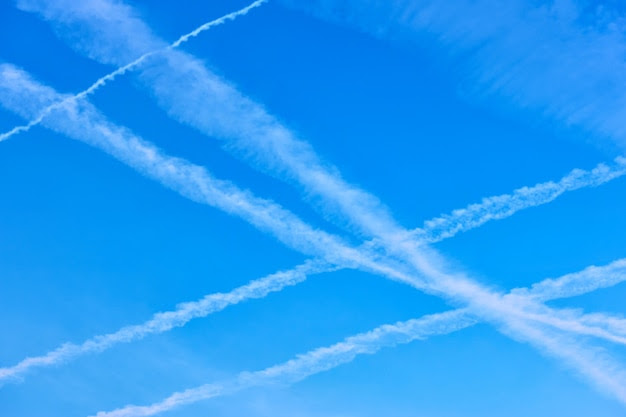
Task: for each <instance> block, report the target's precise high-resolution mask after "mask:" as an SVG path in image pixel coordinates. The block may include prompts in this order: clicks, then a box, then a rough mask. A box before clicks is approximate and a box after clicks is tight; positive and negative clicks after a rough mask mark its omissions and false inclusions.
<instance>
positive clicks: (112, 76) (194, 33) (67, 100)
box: [0, 0, 268, 142]
mask: <svg viewBox="0 0 626 417" xmlns="http://www.w3.org/2000/svg"><path fill="white" fill-rule="evenodd" d="M267 1H268V0H256V1H255V2H253V3H251V4H250V5H248V6H246V7H244V8H243V9H239V10H237V11H235V12H232V13H228V14H227V15H224V16H222V17H220V18H218V19H215V20H212V21H210V22H207V23H205V24H203V25H201V26H199V27H197V28H196V29H194V30H192V31H191V32H189V33H187V34H185V35H183V36H181V37H180V38H178V39H177V40H176V41H175V42H173V43H171V44H169V45H167V46H165V47H163V48H160V49H157V50H154V51H150V52H147V53H145V54H143V55H141V56H140V57H139V58H137V59H135V60H134V61H132V62H129V63H128V64H126V65H123V66H121V67H119V68H118V69H116V70H115V71H113V72H110V73H108V74H107V75H105V76H103V77H100V78H98V79H97V80H96V81H95V82H94V83H93V84H91V85H90V86H89V87H87V88H86V89H85V90H83V91H81V92H80V93H77V94H75V95H73V96H69V97H66V98H64V99H63V100H61V101H58V102H55V103H52V104H50V105H49V106H48V107H46V108H45V109H43V110H42V111H41V112H40V113H39V115H38V116H37V117H35V118H34V119H32V120H31V121H30V122H28V123H27V124H25V125H22V126H16V127H14V128H13V129H11V130H9V131H8V132H5V133H2V134H0V142H2V141H4V140H6V139H9V138H10V137H11V136H14V135H17V134H18V133H23V132H27V131H29V130H30V129H31V128H32V127H34V126H37V125H38V124H40V123H41V122H42V121H43V119H45V118H46V116H48V115H49V114H50V113H51V112H52V111H54V110H56V109H58V108H60V107H62V106H66V105H68V104H69V103H70V102H73V101H76V100H80V99H82V98H85V97H87V96H88V95H89V94H92V93H94V92H95V91H96V90H97V89H99V88H100V87H103V86H104V85H105V84H106V83H108V82H109V81H113V80H114V79H115V78H116V77H117V76H118V75H122V74H124V73H126V72H127V71H130V70H131V69H133V68H134V67H136V66H137V65H139V64H141V63H142V62H144V61H145V60H146V59H148V58H150V57H151V56H154V55H156V54H159V53H163V52H164V51H167V50H170V49H174V48H178V47H179V46H180V45H182V44H183V43H185V42H187V41H188V40H189V39H191V38H194V37H196V36H198V35H199V34H200V33H202V32H204V31H205V30H209V29H211V28H212V27H215V26H218V25H221V24H224V23H226V22H228V21H229V20H234V19H236V18H237V17H239V16H243V15H245V14H247V13H248V12H249V11H250V10H252V9H254V8H256V7H259V6H261V5H262V4H263V3H266V2H267Z"/></svg>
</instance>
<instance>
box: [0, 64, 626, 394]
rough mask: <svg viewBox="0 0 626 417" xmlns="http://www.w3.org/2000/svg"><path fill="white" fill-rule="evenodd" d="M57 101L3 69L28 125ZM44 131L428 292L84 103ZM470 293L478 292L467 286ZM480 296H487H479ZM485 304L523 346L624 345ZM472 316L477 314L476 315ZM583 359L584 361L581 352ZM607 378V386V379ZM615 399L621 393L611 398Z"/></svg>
mask: <svg viewBox="0 0 626 417" xmlns="http://www.w3.org/2000/svg"><path fill="white" fill-rule="evenodd" d="M58 99H59V95H58V93H56V92H54V90H52V89H51V88H49V87H45V86H42V85H40V84H38V83H37V82H36V81H34V80H33V79H31V78H30V77H29V76H28V75H27V74H25V73H24V72H23V71H21V70H18V69H17V68H15V67H13V66H10V65H6V64H4V65H2V66H0V101H1V102H2V104H3V105H4V106H5V107H8V108H10V109H12V110H13V111H15V112H17V113H18V114H21V115H22V116H23V117H28V116H29V114H30V113H31V112H33V111H37V108H38V106H39V107H44V106H45V105H47V103H48V102H50V101H57V100H58ZM57 113H58V114H57ZM44 125H46V126H48V127H50V128H52V129H53V130H57V131H59V132H62V133H64V134H67V135H68V136H70V137H73V138H75V139H78V140H81V141H84V142H86V143H88V144H91V145H92V146H96V147H98V148H100V149H102V150H104V151H106V152H108V153H109V154H111V155H113V156H114V157H116V158H118V159H119V160H121V161H122V162H125V163H126V164H128V165H130V166H131V167H133V168H135V169H137V170H138V171H140V172H141V173H143V174H144V175H147V176H149V177H151V178H153V179H155V180H157V181H159V182H161V183H162V184H163V185H165V186H167V187H169V188H171V189H173V190H175V191H177V192H179V193H180V194H181V195H183V196H185V197H187V198H190V199H192V200H194V201H197V202H200V203H204V204H209V205H211V206H214V207H217V208H220V209H221V210H224V211H226V212H228V213H231V214H233V215H238V216H240V217H242V218H244V219H245V220H247V221H249V222H251V223H252V224H254V225H255V226H256V227H258V228H259V229H261V230H265V231H268V232H270V233H272V234H273V235H274V236H276V237H277V238H278V239H280V240H281V241H283V242H284V243H286V244H288V245H290V246H292V247H294V248H296V249H299V250H301V251H303V252H305V253H307V251H309V252H313V253H316V252H317V254H318V255H320V256H322V257H323V258H324V259H326V261H327V262H331V263H334V264H338V265H343V266H346V265H347V266H351V267H360V268H361V269H364V270H367V271H370V272H374V273H378V274H381V275H383V276H386V277H388V278H391V279H395V280H398V281H401V282H404V283H407V284H409V285H412V286H413V287H416V288H419V289H428V288H427V287H425V286H424V283H423V282H422V281H420V280H419V279H415V278H414V277H413V276H411V275H409V274H407V273H405V272H403V270H402V269H401V268H400V269H398V265H396V264H387V263H384V262H381V261H380V260H379V259H377V258H376V256H375V255H374V254H372V253H367V252H364V251H362V250H358V249H354V248H351V247H350V246H348V245H346V244H345V243H343V242H342V241H341V240H340V239H338V238H336V237H334V236H332V235H328V234H326V233H324V232H321V231H319V230H315V229H312V228H311V227H310V226H308V225H306V224H304V223H302V221H301V220H299V219H298V218H297V217H295V216H294V215H293V214H291V213H289V212H287V211H285V210H284V209H282V208H281V207H280V206H278V205H276V204H275V203H272V202H269V201H267V200H261V199H259V198H256V197H254V196H252V195H250V194H249V193H246V192H243V191H241V190H239V189H237V188H236V187H235V186H234V185H232V184H230V183H227V182H224V181H220V180H217V179H215V178H213V177H212V176H211V175H210V174H209V173H208V172H207V171H206V170H204V169H203V168H201V167H198V166H194V165H192V164H190V163H188V162H186V161H184V160H181V159H177V158H172V157H169V156H166V155H163V154H162V153H161V152H160V151H159V150H158V149H157V148H156V147H154V146H153V145H150V144H148V143H146V142H144V141H142V140H141V139H139V138H137V137H136V136H134V135H132V133H130V132H128V131H127V130H125V129H122V128H120V127H117V126H114V125H112V124H111V123H109V122H107V121H106V119H104V118H103V116H101V115H100V114H99V113H98V112H97V111H96V110H95V109H94V108H93V107H92V106H91V105H89V104H88V103H86V102H82V103H80V106H74V107H72V108H67V107H64V108H61V109H58V110H56V111H55V112H54V113H52V114H51V115H50V117H49V118H48V119H46V120H45V121H44ZM457 282H458V281H457ZM466 283H467V281H463V282H461V284H462V285H466ZM469 285H474V284H473V283H469ZM479 290H480V291H483V290H482V289H481V288H479ZM481 295H482V294H481ZM487 297H490V298H489V299H487V301H490V302H492V303H493V304H492V305H490V306H486V311H488V312H489V313H490V314H506V315H507V316H508V320H507V322H506V324H507V326H506V329H505V331H506V332H507V333H512V334H513V335H514V336H515V337H517V338H518V339H523V340H529V337H531V336H533V335H535V334H540V335H541V334H542V333H537V332H536V331H535V330H533V329H530V328H528V326H527V325H526V322H527V321H532V322H537V323H541V324H545V325H549V326H554V327H557V328H560V329H563V330H566V331H569V332H575V333H579V334H583V335H588V336H596V337H601V338H604V339H607V340H611V341H615V342H618V343H624V338H623V337H622V336H619V335H613V334H611V333H610V332H608V331H607V330H606V329H604V328H602V327H590V326H588V325H586V324H585V323H583V322H582V321H580V320H578V318H577V317H576V315H574V314H573V313H571V312H557V311H554V310H552V309H549V308H547V307H544V306H542V305H537V304H536V303H533V302H532V300H531V299H529V298H528V297H515V298H514V299H513V300H503V299H502V297H501V296H500V295H498V294H491V293H490V294H487ZM481 301H482V300H481ZM481 307H482V306H481ZM494 307H495V308H494ZM474 312H476V309H475V308H474ZM479 313H480V312H479ZM479 315H481V316H482V318H483V319H485V318H486V319H487V320H489V321H492V322H495V323H498V320H494V319H493V318H492V317H490V316H487V317H485V315H484V314H479ZM520 332H521V333H520ZM529 335H531V336H529ZM530 340H531V341H534V340H533V339H530ZM547 341H549V340H548V339H546V341H542V344H541V347H542V348H546V345H547ZM553 353H554V352H553ZM581 355H585V353H584V352H581ZM585 357H587V356H585ZM588 369H595V365H593V364H587V365H585V366H584V367H579V370H581V371H584V372H587V370H588ZM587 376H592V377H593V378H595V379H594V381H595V382H596V383H597V384H599V385H602V386H610V385H607V384H604V383H602V382H601V380H602V379H600V380H598V379H597V378H598V376H597V375H596V374H595V373H587ZM603 378H610V376H604V377H603ZM613 394H617V392H616V391H614V392H613Z"/></svg>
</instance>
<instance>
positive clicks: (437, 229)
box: [413, 157, 626, 243]
mask: <svg viewBox="0 0 626 417" xmlns="http://www.w3.org/2000/svg"><path fill="white" fill-rule="evenodd" d="M624 174H626V159H625V158H623V157H618V158H616V159H615V163H614V164H613V165H606V164H602V163H601V164H598V165H597V166H596V167H595V168H593V169H592V170H591V171H585V170H582V169H574V170H573V171H572V172H570V173H569V174H567V175H566V176H564V177H563V178H561V179H560V180H559V181H558V182H553V181H548V182H544V183H541V184H537V185H534V186H532V187H522V188H519V189H517V190H515V191H513V193H512V194H503V195H498V196H494V197H487V198H483V200H482V201H481V202H480V203H477V204H471V205H469V206H467V207H466V208H463V209H458V210H454V211H453V212H452V213H450V214H444V215H442V216H441V217H437V218H434V219H432V220H428V221H426V222H425V223H424V226H423V227H422V228H421V229H415V230H414V231H413V233H414V237H415V238H416V239H418V240H422V241H424V242H427V243H435V242H439V241H442V240H444V239H446V238H449V237H452V236H454V235H456V234H457V233H459V232H466V231H468V230H470V229H474V228H476V227H479V226H482V225H483V224H485V223H487V222H489V221H491V220H500V219H504V218H506V217H510V216H512V215H513V214H515V213H517V212H518V211H520V210H524V209H527V208H530V207H535V206H539V205H542V204H547V203H549V202H551V201H554V200H555V199H556V198H557V197H559V196H560V195H562V194H563V193H566V192H568V191H574V190H578V189H581V188H584V187H597V186H599V185H602V184H604V183H606V182H609V181H611V180H614V179H616V178H620V177H622V176H623V175H624Z"/></svg>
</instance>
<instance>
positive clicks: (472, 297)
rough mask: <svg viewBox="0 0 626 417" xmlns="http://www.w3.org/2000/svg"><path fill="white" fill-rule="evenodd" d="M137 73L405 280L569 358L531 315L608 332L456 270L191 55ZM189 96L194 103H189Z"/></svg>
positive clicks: (114, 55) (57, 10)
mask: <svg viewBox="0 0 626 417" xmlns="http://www.w3.org/2000/svg"><path fill="white" fill-rule="evenodd" d="M25 4H26V6H25V7H24V9H27V10H31V11H37V12H39V13H40V14H42V15H43V16H44V17H45V18H46V19H49V20H53V21H55V22H57V23H61V24H64V25H68V26H70V27H76V26H78V27H80V29H81V30H83V31H85V32H86V33H92V34H93V33H98V34H99V33H100V31H101V27H102V26H103V25H104V26H107V27H108V28H109V29H113V28H115V27H116V26H117V25H121V22H123V27H124V30H125V31H126V32H125V33H126V34H127V36H128V38H132V37H134V36H142V37H145V38H147V39H150V38H152V39H157V38H156V37H155V36H154V35H153V34H152V33H151V31H150V30H149V28H147V27H146V26H145V25H143V24H139V23H137V24H133V23H136V20H135V21H131V20H130V19H127V18H126V17H125V16H124V14H128V9H126V10H122V9H119V10H118V9H116V10H117V11H116V15H115V20H112V19H110V18H107V16H99V17H98V20H97V21H96V20H93V19H91V18H87V17H86V16H85V15H84V14H83V13H82V12H81V11H80V10H79V9H78V8H72V7H71V5H70V7H68V5H67V4H64V5H63V7H59V5H58V4H55V2H54V1H52V2H50V5H49V7H41V6H39V5H37V4H34V5H33V4H32V3H28V2H26V3H25ZM108 5H109V7H110V8H111V10H113V9H115V7H116V6H117V5H118V3H116V4H112V3H110V2H109V3H108ZM95 39H97V42H91V43H89V42H87V43H89V45H84V44H83V45H81V46H82V47H83V48H85V47H88V48H90V50H92V51H96V53H94V54H92V55H97V59H103V57H102V55H106V58H104V59H106V60H108V61H113V62H115V61H116V60H120V57H122V56H123V55H124V54H127V53H129V50H132V48H133V46H134V45H131V44H130V43H128V42H125V41H124V40H123V39H120V38H119V37H115V38H113V39H111V38H107V37H106V36H104V37H103V36H98V37H96V38H95ZM104 45H106V47H104ZM112 46H114V47H112ZM105 49H106V50H105ZM131 52H132V51H131ZM140 79H141V81H142V82H144V83H145V84H146V85H147V86H148V87H149V88H151V89H152V91H153V93H154V94H155V96H156V97H157V98H158V100H157V102H158V103H159V105H161V106H163V107H165V108H166V110H167V111H168V112H169V114H170V115H171V116H172V117H174V118H176V119H177V120H179V121H181V122H183V123H186V124H189V125H191V126H193V127H195V128H197V129H198V130H200V131H201V132H203V133H204V134H206V135H209V136H211V137H218V138H221V139H222V140H225V141H226V143H227V145H228V147H230V148H232V149H235V150H236V151H237V152H238V153H239V154H240V155H241V156H242V157H244V158H246V159H247V160H248V161H249V162H251V163H252V164H254V165H257V166H260V167H261V168H262V169H264V170H265V171H267V172H269V173H271V174H273V175H275V176H277V177H280V178H283V179H286V180H288V181H290V182H295V183H298V184H300V185H301V186H302V187H303V188H304V190H305V192H306V194H307V195H310V196H313V197H317V198H320V199H321V201H322V203H323V204H324V206H325V207H324V209H325V212H327V213H332V214H333V215H336V216H340V217H341V218H343V219H344V220H345V221H346V222H348V223H349V224H350V225H352V226H354V227H356V228H357V229H359V230H360V232H361V233H362V234H364V235H365V236H369V237H371V238H375V239H377V241H378V243H381V244H382V246H383V247H384V249H385V250H386V251H387V253H388V254H389V255H392V256H393V257H395V258H396V259H400V260H402V261H403V262H406V263H407V264H408V265H410V267H411V269H412V272H413V273H414V274H415V273H416V274H417V275H418V276H419V277H420V279H419V282H416V281H415V280H411V279H409V280H407V281H405V282H407V283H410V284H411V285H413V286H415V287H416V288H420V289H422V290H424V291H427V292H429V293H431V294H434V295H438V296H441V297H443V298H445V299H447V300H449V301H451V302H456V303H462V304H465V305H468V308H471V309H472V312H473V314H476V315H478V316H480V317H481V318H482V319H483V320H486V321H488V322H491V323H492V324H496V326H497V327H498V328H499V330H501V331H503V332H505V333H507V334H509V335H512V336H513V337H515V338H516V339H518V340H522V341H525V342H527V343H529V344H531V345H533V346H535V347H536V348H538V349H540V350H541V351H544V352H549V353H550V354H552V355H554V356H557V357H558V356H559V354H560V353H562V354H563V355H564V356H563V359H567V358H566V357H565V356H566V355H565V354H566V352H565V351H563V352H559V346H558V344H552V343H551V339H550V338H549V337H545V333H543V332H538V331H535V330H534V329H533V328H532V327H529V326H528V325H527V322H528V321H533V322H538V323H543V324H548V323H550V325H552V326H555V327H558V328H564V327H568V328H569V330H570V331H575V332H583V333H584V334H593V335H594V336H598V337H611V338H612V336H609V335H608V334H606V333H605V332H604V331H601V330H598V329H593V330H592V329H588V328H585V327H586V326H584V325H582V324H581V323H580V322H572V321H571V320H568V319H564V318H563V317H558V313H557V312H556V311H555V310H553V309H549V308H547V307H545V306H542V305H540V303H537V302H536V301H533V300H530V299H524V300H521V299H514V301H515V302H512V299H510V298H506V299H505V298H504V297H503V296H502V295H501V294H498V293H495V292H493V291H491V290H490V289H489V288H487V287H486V286H484V285H481V284H479V283H478V282H477V281H475V280H474V279H472V278H471V277H469V276H468V275H467V274H464V273H463V272H461V271H453V270H452V269H451V268H450V267H449V266H448V265H447V262H446V261H445V259H443V258H442V257H441V256H440V255H439V254H438V253H437V252H436V251H434V250H433V249H431V248H427V247H425V246H423V245H419V243H418V242H417V241H416V239H415V238H414V236H413V234H412V233H411V231H409V230H406V229H405V228H403V227H401V226H400V225H399V224H398V223H397V222H396V220H395V219H394V218H393V216H391V214H390V213H389V210H388V209H387V208H386V206H384V205H383V204H382V203H381V202H380V201H379V199H378V198H377V197H376V196H374V195H372V194H370V193H368V192H366V191H364V190H362V189H360V188H358V187H355V186H352V185H351V184H349V183H348V182H347V181H345V180H344V179H343V178H342V177H341V175H340V174H339V171H338V170H337V169H336V168H335V167H333V166H331V165H329V164H327V163H325V162H324V161H322V159H321V158H320V157H319V156H318V155H317V154H316V153H315V151H314V150H313V148H312V147H311V145H310V144H309V143H308V142H305V141H302V140H300V139H298V138H297V137H296V135H295V134H294V133H293V132H292V131H291V130H289V129H288V128H287V127H285V126H283V125H282V124H281V123H280V122H279V121H278V120H277V119H276V118H275V117H273V116H271V115H270V114H268V113H267V112H266V111H265V109H264V108H263V106H261V105H260V104H257V103H254V102H253V101H252V100H250V99H248V98H246V97H245V96H243V95H242V94H241V93H240V92H238V91H237V90H236V89H235V88H234V87H232V86H231V85H229V84H228V83H226V82H225V81H223V80H222V79H221V78H220V77H218V76H216V75H215V74H212V73H211V72H210V71H209V70H208V69H206V67H205V66H204V65H203V64H202V63H200V62H198V60H196V59H194V58H193V57H191V56H189V55H188V54H184V53H181V52H180V51H169V52H168V54H167V56H165V55H164V56H162V59H161V61H158V62H157V61H156V60H154V61H153V62H151V67H150V71H143V72H142V74H141V77H140ZM188 103H194V104H195V105H194V106H189V105H188ZM218 103H219V104H218ZM394 274H395V273H394ZM410 276H413V275H412V274H411V275H410ZM530 310H532V311H533V312H530ZM570 325H571V327H570ZM579 370H580V371H581V372H582V373H584V374H585V375H586V376H587V377H589V378H590V379H591V380H593V381H596V382H597V381H598V380H599V379H602V376H601V375H599V374H598V373H596V372H595V371H593V370H592V369H591V368H588V367H585V366H580V367H579ZM603 386H605V387H610V388H611V393H612V394H613V395H615V396H616V397H618V398H619V399H620V400H622V401H626V397H624V396H623V392H622V391H621V390H620V389H618V387H616V386H613V385H603Z"/></svg>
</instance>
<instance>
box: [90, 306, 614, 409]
mask: <svg viewBox="0 0 626 417" xmlns="http://www.w3.org/2000/svg"><path fill="white" fill-rule="evenodd" d="M476 323H478V320H477V319H476V318H474V317H472V316H471V315H470V314H469V313H468V311H467V310H466V309H457V310H452V311H447V312H444V313H438V314H432V315H428V316H424V317H421V318H419V319H412V320H408V321H404V322H398V323H395V324H386V325H382V326H379V327H377V328H375V329H373V330H371V331H369V332H366V333H360V334H357V335H354V336H351V337H348V338H346V339H344V340H343V341H342V342H339V343H336V344H334V345H331V346H328V347H322V348H318V349H314V350H311V351H309V352H307V353H305V354H302V355H298V356H296V357H295V358H294V359H291V360H289V361H287V362H283V363H281V364H278V365H275V366H271V367H269V368H265V369H263V370H260V371H256V372H241V373H240V374H238V375H237V376H236V377H235V378H233V379H230V380H226V381H223V382H221V383H213V384H205V385H201V386H198V387H195V388H191V389H187V390H185V391H180V392H176V393H173V394H171V395H170V396H168V397H167V398H165V399H164V400H161V401H159V402H156V403H153V404H150V405H145V406H138V405H127V406H125V407H122V408H118V409H116V410H112V411H100V412H98V413H96V414H95V415H93V416H92V417H139V416H152V415H155V414H159V413H163V412H166V411H170V410H173V409H175V408H177V407H181V406H183V405H187V404H192V403H195V402H198V401H202V400H208V399H211V398H216V397H221V396H225V395H231V394H235V393H237V392H239V391H241V390H244V389H247V388H251V387H258V386H267V385H272V384H283V385H284V384H293V383H296V382H298V381H301V380H303V379H305V378H307V377H309V376H312V375H314V374H317V373H320V372H324V371H328V370H330V369H333V368H335V367H337V366H339V365H342V364H345V363H348V362H351V361H352V360H354V359H355V358H356V357H357V356H359V355H365V354H374V353H376V352H378V351H379V350H381V349H382V348H384V347H393V346H396V345H399V344H405V343H409V342H412V341H414V340H424V339H427V338H429V337H431V336H436V335H445V334H449V333H452V332H455V331H458V330H462V329H465V328H468V327H471V326H473V325H475V324H476ZM529 331H532V332H535V333H542V335H541V338H543V339H546V340H547V341H548V343H549V344H550V345H551V346H554V347H556V346H558V349H559V350H561V351H562V352H563V355H561V356H565V357H566V359H567V361H568V363H570V364H576V365H579V366H585V367H588V366H589V365H588V364H589V363H594V362H595V363H596V364H597V365H596V366H595V367H593V368H591V369H588V373H597V374H600V375H601V378H602V381H601V382H602V383H603V384H604V385H606V386H611V387H612V389H613V390H616V391H618V392H621V394H622V396H626V388H625V387H624V381H623V379H624V374H623V371H621V370H619V369H618V366H617V365H616V364H614V363H612V362H611V361H610V360H609V359H607V358H605V357H604V355H603V352H602V351H600V350H595V351H593V352H592V354H591V355H589V356H587V357H586V356H585V354H581V352H580V351H577V350H575V349H572V347H571V345H572V342H571V341H570V340H569V339H567V337H566V336H563V335H560V334H559V335H555V334H547V333H545V332H544V331H542V330H539V329H529ZM591 356H593V357H591ZM605 375H616V376H615V377H608V378H605V377H604V376H605Z"/></svg>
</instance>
